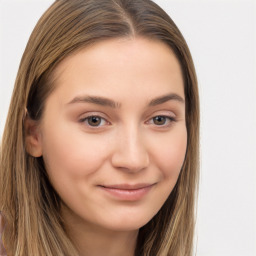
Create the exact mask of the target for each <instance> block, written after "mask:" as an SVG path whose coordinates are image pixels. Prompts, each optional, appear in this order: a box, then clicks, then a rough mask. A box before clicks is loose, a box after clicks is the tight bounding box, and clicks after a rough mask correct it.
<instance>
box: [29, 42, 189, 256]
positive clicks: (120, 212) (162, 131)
mask: <svg viewBox="0 0 256 256" xmlns="http://www.w3.org/2000/svg"><path fill="white" fill-rule="evenodd" d="M54 77H55V86H56V88H55V90H54V91H53V93H52V94H51V95H50V96H49V97H48V99H47V101H46V105H45V110H44V115H43V118H42V120H41V121H40V123H39V125H38V124H36V123H34V122H33V121H32V120H29V119H28V120H27V122H26V127H27V129H28V130H29V131H30V132H28V135H27V150H28V151H29V153H30V154H31V155H33V156H35V157H38V156H43V159H44V161H45V165H46V170H47V172H48V175H49V178H50V181H51V183H52V185H53V187H54V188H55V190H56V191H57V193H58V194H59V195H60V197H61V199H62V200H63V203H62V212H61V214H62V215H63V218H64V220H65V223H66V229H67V231H68V233H69V235H70V236H71V238H72V240H73V241H74V243H75V244H76V246H77V247H78V249H79V251H80V254H81V256H87V255H90V256H98V255H105V256H108V255H111V256H117V255H124V256H132V255H134V249H135V246H136V239H137V235H138V230H139V228H140V227H142V226H143V225H145V224H146V223H147V222H148V221H150V219H152V217H153V216H154V215H155V214H156V213H157V212H158V211H159V210H160V208H161V207H162V205H163V204H164V202H165V201H166V199H167V198H168V196H169V194H170V193H171V191H172V189H173V187H174V185H175V183H176V181H177V179H178V176H179V173H180V169H181V167H182V164H183V161H184V157H185V152H186V146H187V130H186V122H185V99H184V86H183V79H182V72H181V68H180V65H179V63H178V60H177V59H176V57H175V55H174V54H173V52H172V51H171V50H170V48H169V47H168V46H167V45H165V44H164V43H162V42H159V41H153V40H147V39H144V38H132V39H131V38H125V39H111V40H107V41H103V42H99V43H97V44H95V45H93V46H90V47H87V48H85V49H83V50H82V51H79V52H78V53H76V54H73V55H72V56H70V57H68V58H66V59H65V60H64V61H62V62H61V63H60V64H59V66H58V67H57V69H56V70H55V72H54ZM170 94H171V96H172V97H169V98H168V97H167V98H168V99H167V98H166V99H165V100H162V102H155V104H151V105H150V102H151V103H152V100H154V99H156V98H161V97H162V96H164V95H170ZM88 96H96V97H104V98H107V99H110V100H112V101H114V102H115V104H114V105H115V107H114V106H105V105H104V104H103V103H106V102H101V105H100V104H98V103H95V102H94V103H93V102H88V99H87V100H84V99H85V98H86V97H88ZM163 101H164V102H163ZM102 104H103V105H102ZM112 105H113V104H112ZM90 116H99V118H98V119H95V118H94V119H91V118H89V119H88V117H90ZM157 116H158V118H154V117H157ZM159 116H160V117H159ZM93 121H94V122H93ZM95 124H96V126H93V125H95ZM142 183H143V184H145V183H146V184H149V185H150V187H149V189H147V190H146V192H145V193H144V194H143V195H142V196H140V197H138V198H135V199H134V198H132V197H129V196H128V198H123V197H121V198H120V197H118V196H117V197H116V196H113V195H112V194H111V193H109V191H106V190H105V189H104V188H103V187H102V186H105V187H107V186H110V185H116V184H125V186H127V185H131V186H134V185H138V184H142ZM126 191H127V190H126Z"/></svg>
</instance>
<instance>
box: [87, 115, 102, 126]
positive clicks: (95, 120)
mask: <svg viewBox="0 0 256 256" xmlns="http://www.w3.org/2000/svg"><path fill="white" fill-rule="evenodd" d="M86 120H87V123H88V125H90V126H94V127H97V126H99V125H100V124H101V122H102V118H101V117H99V116H90V117H87V118H86Z"/></svg>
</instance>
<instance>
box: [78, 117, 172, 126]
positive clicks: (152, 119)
mask: <svg viewBox="0 0 256 256" xmlns="http://www.w3.org/2000/svg"><path fill="white" fill-rule="evenodd" d="M159 117H160V118H164V119H165V122H164V124H162V125H157V124H154V119H156V118H159ZM90 118H96V119H97V118H98V119H100V124H102V121H104V122H105V123H106V124H108V125H109V124H110V122H108V121H107V120H106V119H105V118H104V117H101V116H99V115H91V116H87V117H85V118H82V119H81V120H79V122H80V123H86V125H87V126H88V127H90V128H91V129H99V128H100V127H102V126H103V125H104V124H103V125H100V124H99V125H95V126H93V125H90V124H89V123H88V121H89V120H90ZM176 121H177V120H176V118H174V117H171V116H166V115H157V116H154V117H152V118H150V119H149V121H147V122H146V123H147V124H152V125H155V126H156V127H159V128H166V127H169V126H170V125H172V123H173V122H176ZM167 122H168V123H167ZM166 123H167V124H166Z"/></svg>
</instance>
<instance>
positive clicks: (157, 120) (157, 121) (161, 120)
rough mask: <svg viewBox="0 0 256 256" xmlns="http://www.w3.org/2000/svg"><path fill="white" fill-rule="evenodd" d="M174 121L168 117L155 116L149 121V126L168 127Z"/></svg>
mask: <svg viewBox="0 0 256 256" xmlns="http://www.w3.org/2000/svg"><path fill="white" fill-rule="evenodd" d="M174 121H175V118H174V117H170V116H155V117H153V118H152V119H151V120H150V121H149V123H150V124H154V125H156V126H168V125H169V124H171V123H172V122H174Z"/></svg>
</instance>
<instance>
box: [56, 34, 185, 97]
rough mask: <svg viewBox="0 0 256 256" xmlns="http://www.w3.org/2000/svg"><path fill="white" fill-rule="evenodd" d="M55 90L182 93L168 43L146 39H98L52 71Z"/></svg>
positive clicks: (173, 57) (179, 72) (181, 82)
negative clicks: (99, 40) (98, 40)
mask: <svg viewBox="0 0 256 256" xmlns="http://www.w3.org/2000/svg"><path fill="white" fill-rule="evenodd" d="M53 75H54V78H55V79H54V80H55V86H56V87H57V88H56V89H57V91H60V90H63V95H64V94H65V93H64V91H65V90H66V94H65V97H67V96H68V95H71V94H72V93H84V91H85V90H86V91H87V92H88V93H97V94H98V93H100V94H102V96H105V95H106V94H109V93H111V92H112V93H113V90H115V91H116V90H118V91H119V92H121V91H122V90H125V93H130V95H131V96H132V95H134V92H135V90H136V91H137V92H138V93H139V92H140V91H141V92H142V91H144V94H145V95H146V94H147V92H152V91H153V93H157V92H158V91H159V90H162V91H163V92H159V94H163V93H169V92H170V90H171V91H175V93H178V94H180V95H184V89H183V87H184V86H183V78H182V71H181V68H180V65H179V61H178V60H177V58H176V56H175V55H174V53H173V52H172V50H171V49H170V47H169V46H168V45H166V44H165V43H163V42H161V41H156V40H149V39H145V38H118V39H110V40H105V41H101V42H98V43H96V44H94V45H91V46H89V47H86V48H84V49H82V50H79V51H78V52H76V53H75V54H73V55H71V56H69V57H67V58H66V59H64V60H63V61H62V62H61V63H60V64H59V65H58V66H57V68H56V69H55V71H54V74H53Z"/></svg>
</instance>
